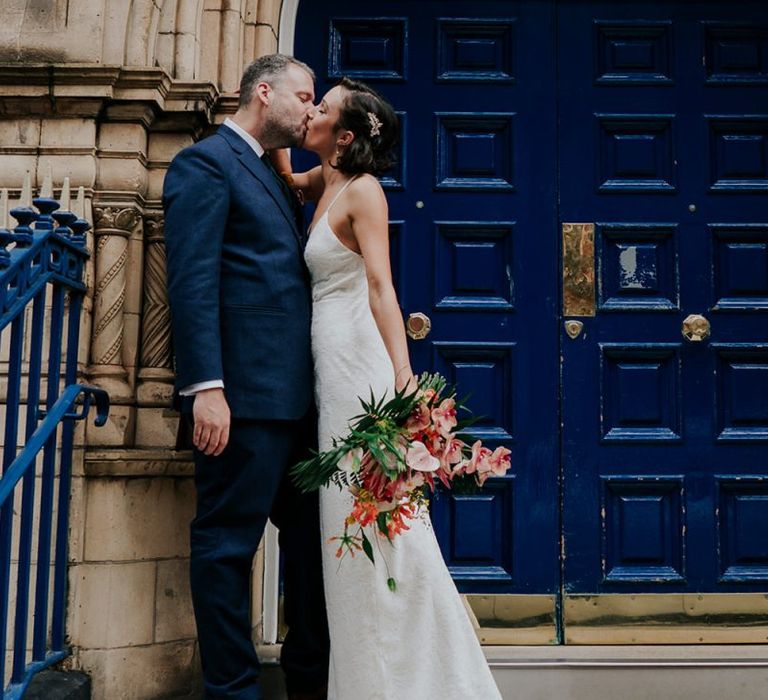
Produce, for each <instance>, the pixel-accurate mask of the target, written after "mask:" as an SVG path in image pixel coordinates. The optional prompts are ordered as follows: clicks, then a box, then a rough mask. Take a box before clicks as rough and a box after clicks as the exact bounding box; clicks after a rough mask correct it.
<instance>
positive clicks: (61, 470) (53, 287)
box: [0, 182, 109, 700]
mask: <svg viewBox="0 0 768 700" xmlns="http://www.w3.org/2000/svg"><path fill="white" fill-rule="evenodd" d="M24 189H25V191H26V192H27V197H26V199H27V200H28V199H29V196H28V194H29V185H28V183H25V187H24ZM48 189H50V183H48ZM43 190H44V191H45V190H46V186H45V185H44V187H43ZM0 200H2V201H0V334H6V333H7V332H8V331H9V330H10V338H9V342H8V346H7V348H8V349H7V350H4V352H3V357H2V358H1V359H2V360H3V361H5V360H6V357H5V355H6V353H7V371H6V372H4V374H5V375H6V376H5V378H6V382H7V388H6V395H5V431H4V441H3V446H2V475H1V476H0V653H2V654H3V656H2V657H0V688H5V690H4V693H3V698H4V700H11V699H16V698H20V697H21V696H22V695H23V693H24V691H25V690H26V688H27V686H28V685H29V682H30V681H31V679H32V677H33V676H34V674H35V673H37V672H38V671H40V670H42V669H43V668H46V667H48V666H50V665H51V664H54V663H56V662H58V661H60V660H61V659H63V658H65V657H66V656H67V654H68V650H67V648H66V639H65V632H64V620H65V613H66V610H65V607H66V578H67V536H68V530H69V493H70V477H71V467H72V447H73V441H74V421H76V420H82V419H84V418H85V417H86V416H87V414H88V411H89V409H90V407H91V405H93V403H95V404H96V409H97V417H96V424H97V425H103V424H104V423H105V422H106V420H107V414H108V412H109V397H108V396H107V394H106V392H104V391H103V390H101V389H97V388H95V387H90V386H85V385H81V384H77V356H78V341H79V335H80V333H79V331H80V313H81V310H82V304H83V297H84V295H85V291H86V287H85V284H84V283H83V269H84V266H85V261H86V259H87V258H88V252H87V251H86V249H85V232H86V231H87V230H88V229H89V228H90V225H89V224H88V223H87V222H86V221H85V220H84V219H83V218H81V217H78V216H77V215H75V214H73V213H72V212H70V211H68V210H67V209H68V208H69V184H68V183H67V182H65V186H64V188H63V189H62V204H61V205H60V204H59V202H57V201H56V200H54V199H53V198H52V197H50V196H40V197H37V198H35V200H34V205H35V207H36V208H37V211H35V209H33V208H32V207H31V206H19V207H17V208H15V209H13V210H11V212H10V213H11V216H13V218H14V219H16V221H17V222H18V225H17V226H16V227H15V228H14V229H13V230H9V229H7V228H4V220H5V218H6V213H5V211H4V205H5V204H6V203H7V195H6V194H5V193H2V196H0ZM24 200H25V196H24V193H22V202H23V201H24ZM78 200H79V204H80V208H81V212H82V204H83V194H82V190H81V192H80V194H79V197H78ZM62 360H63V363H62ZM62 364H63V366H62ZM25 370H26V372H25ZM25 375H26V382H24V381H23V380H24V379H25ZM43 389H45V397H44V400H43V397H42V396H41V394H42V392H43ZM22 409H23V410H24V411H26V415H25V416H24V421H23V433H22V434H21V435H20V431H21V428H22V425H21V421H22V412H23V411H22ZM19 443H21V448H20V445H19ZM38 488H39V496H38V498H37V499H36V498H35V491H36V490H37V489H38ZM19 490H20V491H21V499H20V501H17V499H16V495H17V492H18V491H19ZM33 555H34V556H33ZM14 557H15V558H14ZM12 565H13V566H12ZM11 594H14V595H13V600H14V602H13V605H12V604H11ZM30 621H31V622H32V625H31V629H30ZM7 650H10V652H11V663H10V673H8V671H9V669H7V668H6V666H7V664H6V661H5V659H6V651H7ZM8 676H9V677H8Z"/></svg>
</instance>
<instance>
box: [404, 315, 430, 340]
mask: <svg viewBox="0 0 768 700" xmlns="http://www.w3.org/2000/svg"><path fill="white" fill-rule="evenodd" d="M431 330H432V321H430V320H429V316H427V315H426V314H423V313H421V312H420V311H416V312H415V313H412V314H408V320H407V321H406V322H405V332H406V333H407V334H408V337H409V338H411V339H412V340H423V339H424V338H426V337H427V336H428V335H429V331H431Z"/></svg>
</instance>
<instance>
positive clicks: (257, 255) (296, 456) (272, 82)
mask: <svg viewBox="0 0 768 700" xmlns="http://www.w3.org/2000/svg"><path fill="white" fill-rule="evenodd" d="M313 100H314V74H313V72H312V70H311V69H310V68H309V67H308V66H306V65H305V64H304V63H301V62H300V61H297V60H295V59H294V58H291V57H288V56H283V55H280V54H275V55H271V56H264V57H262V58H259V59H258V60H256V61H255V62H254V63H252V64H251V65H250V66H249V67H248V69H247V70H246V71H245V74H244V75H243V78H242V81H241V83H240V103H239V108H238V110H237V112H236V113H235V115H234V116H233V117H232V118H231V119H227V120H226V121H225V122H224V124H223V126H222V127H221V128H220V129H219V130H218V132H217V133H216V134H215V135H213V136H211V137H209V138H207V139H204V140H203V141H200V142H199V143H197V144H195V145H193V146H190V147H189V148H185V149H184V150H183V151H181V152H180V153H179V154H178V155H177V156H176V158H174V160H173V162H172V163H171V165H170V167H169V169H168V173H167V175H166V177H165V185H164V191H163V205H164V208H165V243H166V250H167V266H168V298H169V303H170V307H171V317H172V330H173V340H174V346H175V352H176V370H177V389H178V392H179V394H180V395H181V397H182V414H184V415H186V416H188V418H189V419H190V420H191V421H192V422H193V428H192V442H193V444H194V448H195V449H194V458H195V485H196V488H197V512H196V516H195V518H194V520H193V522H192V526H191V564H190V581H191V588H192V600H193V604H194V609H195V618H196V621H197V629H198V638H199V643H200V657H201V661H202V666H203V676H204V680H205V693H206V695H205V697H206V698H232V699H237V700H260V699H261V698H262V697H263V696H262V694H261V690H260V687H259V682H258V677H259V662H258V659H257V658H256V653H255V651H254V647H253V644H252V641H251V623H250V615H249V611H250V571H251V564H252V561H253V557H254V554H255V552H256V549H257V547H258V545H259V541H260V540H261V537H262V534H263V532H264V527H265V525H266V522H267V518H269V519H271V520H272V522H273V523H274V524H275V525H276V526H277V527H278V528H279V530H280V539H279V542H280V546H281V550H282V553H283V558H284V596H285V619H286V622H287V624H288V627H289V631H288V634H287V635H286V638H285V642H284V644H283V650H282V656H281V665H282V667H283V670H284V671H285V675H286V686H287V689H288V693H289V697H290V698H295V699H296V700H298V699H306V700H310V699H313V700H314V699H318V700H319V699H321V698H325V690H324V688H325V686H326V683H327V674H328V628H327V621H326V614H325V602H324V599H323V585H322V578H321V559H320V532H319V517H318V503H317V494H313V495H311V496H309V495H302V494H300V493H299V492H298V491H297V490H296V489H295V487H293V485H292V483H291V481H290V479H289V477H288V469H289V467H290V465H292V464H293V463H295V462H296V461H299V460H300V459H301V458H302V457H304V456H305V455H304V453H305V451H306V450H307V447H308V445H309V443H310V441H312V440H313V439H314V438H313V436H314V433H315V430H316V427H315V417H314V410H313V402H312V385H313V377H312V357H311V352H310V338H309V333H310V311H311V298H310V292H309V282H308V275H307V271H306V268H305V266H304V263H303V256H302V236H301V233H300V224H299V223H298V222H297V220H296V217H297V207H296V206H295V205H296V202H295V201H293V199H292V193H291V192H290V190H289V189H287V188H286V187H285V186H284V184H283V183H282V181H281V180H280V178H279V177H278V176H277V174H276V173H275V171H274V169H273V168H272V167H271V164H270V163H269V161H268V159H266V160H265V159H264V158H263V154H264V151H265V149H266V150H270V149H274V148H284V147H290V146H298V145H300V144H301V143H302V141H303V139H304V135H305V133H306V125H307V115H308V113H309V110H310V109H311V108H312V102H313Z"/></svg>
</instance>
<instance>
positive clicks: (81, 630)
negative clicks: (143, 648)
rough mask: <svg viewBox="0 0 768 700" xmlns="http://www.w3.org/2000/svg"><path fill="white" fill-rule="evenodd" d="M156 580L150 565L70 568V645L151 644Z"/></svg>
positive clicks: (77, 566) (101, 565)
mask: <svg viewBox="0 0 768 700" xmlns="http://www.w3.org/2000/svg"><path fill="white" fill-rule="evenodd" d="M155 580H156V564H155V562H126V563H104V564H78V565H76V566H73V567H72V568H71V569H70V585H71V587H72V590H71V593H70V601H71V604H70V617H71V624H70V626H69V631H70V634H71V637H72V642H73V644H75V645H76V646H79V647H81V648H86V649H92V648H105V647H106V648H114V647H121V646H133V645H136V644H151V643H152V640H153V636H154V616H155V610H154V608H155V606H154V600H155ZM126 687H127V686H126Z"/></svg>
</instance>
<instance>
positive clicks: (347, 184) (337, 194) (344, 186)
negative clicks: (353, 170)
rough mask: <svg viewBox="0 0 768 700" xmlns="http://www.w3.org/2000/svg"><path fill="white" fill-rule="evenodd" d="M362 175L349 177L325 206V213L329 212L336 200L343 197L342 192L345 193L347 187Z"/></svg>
mask: <svg viewBox="0 0 768 700" xmlns="http://www.w3.org/2000/svg"><path fill="white" fill-rule="evenodd" d="M358 177H360V176H359V175H355V176H354V177H351V178H349V180H347V181H346V182H345V183H344V184H343V185H342V186H341V189H340V190H339V191H338V192H337V193H336V196H335V197H334V198H333V199H332V200H331V203H330V204H329V205H328V206H327V207H326V208H325V212H324V215H325V214H327V213H328V212H329V211H330V210H331V207H332V206H333V205H334V204H336V200H337V199H338V198H339V197H341V195H342V194H344V190H346V189H347V187H349V186H350V185H351V184H352V183H353V182H354V181H355V180H357V178H358Z"/></svg>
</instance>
